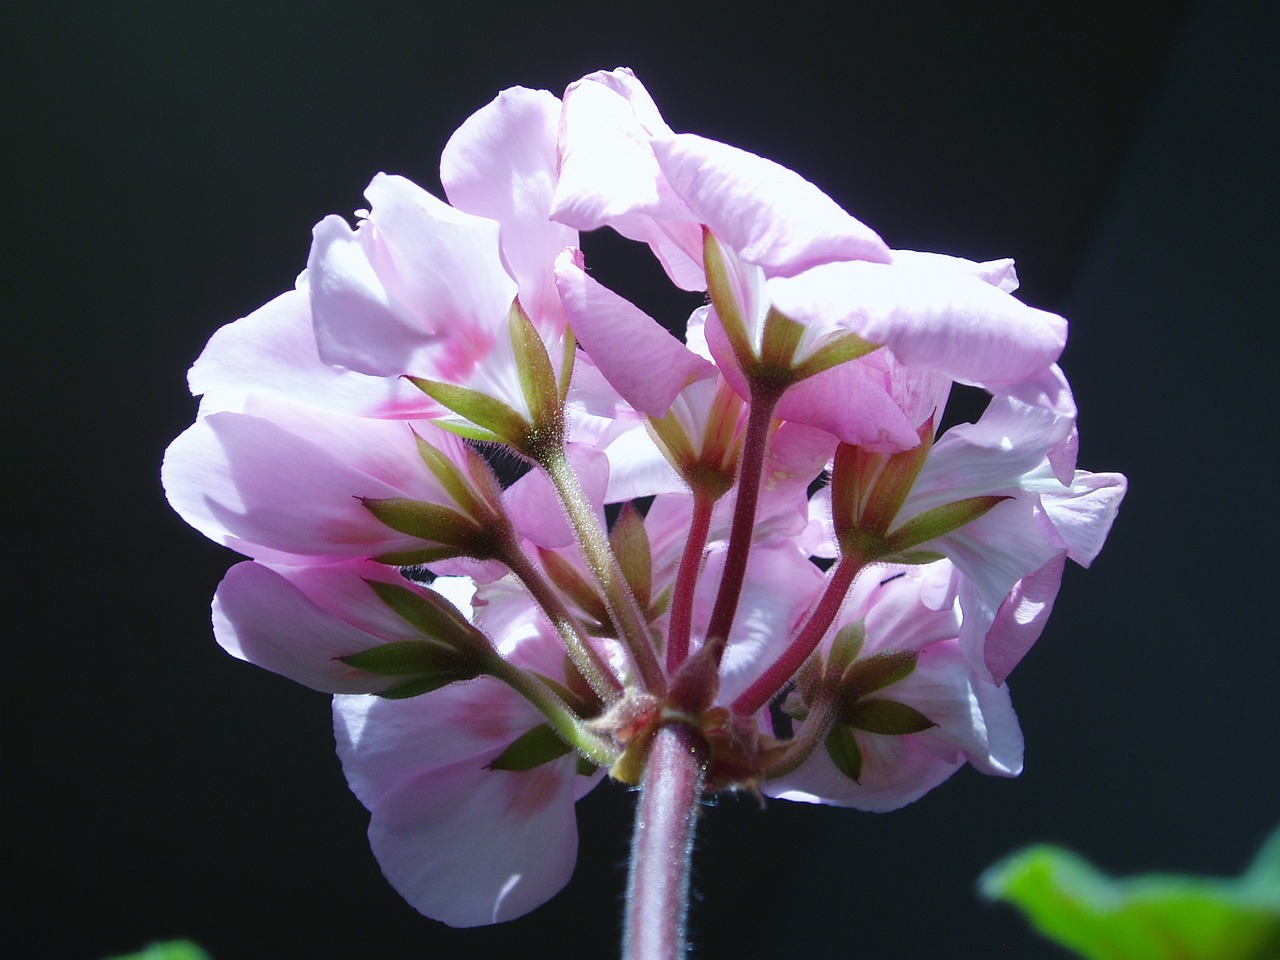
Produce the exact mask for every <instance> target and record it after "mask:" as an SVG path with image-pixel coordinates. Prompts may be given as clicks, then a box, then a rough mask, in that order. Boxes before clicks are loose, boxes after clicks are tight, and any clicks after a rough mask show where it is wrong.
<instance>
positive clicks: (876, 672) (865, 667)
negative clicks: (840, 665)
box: [840, 650, 919, 698]
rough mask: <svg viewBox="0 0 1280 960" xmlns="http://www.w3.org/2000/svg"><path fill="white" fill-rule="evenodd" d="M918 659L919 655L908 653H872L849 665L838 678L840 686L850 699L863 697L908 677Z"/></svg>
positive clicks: (895, 651) (896, 651) (897, 651)
mask: <svg viewBox="0 0 1280 960" xmlns="http://www.w3.org/2000/svg"><path fill="white" fill-rule="evenodd" d="M918 658H919V654H916V653H914V652H909V651H899V650H894V651H886V652H884V653H873V654H872V655H871V656H869V657H863V658H862V659H861V660H857V661H855V662H853V663H852V664H850V665H849V667H848V668H847V669H846V670H845V671H844V675H843V676H842V677H841V678H840V686H841V687H842V688H843V690H844V691H846V693H847V694H848V695H849V697H850V698H856V697H864V696H866V695H867V694H868V693H875V692H876V691H877V690H883V689H884V688H885V687H887V686H889V685H890V684H894V683H897V682H898V681H899V680H901V679H903V678H904V677H909V676H910V675H911V673H912V671H913V670H915V668H916V660H917V659H918Z"/></svg>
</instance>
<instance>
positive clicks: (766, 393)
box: [707, 385, 782, 646]
mask: <svg viewBox="0 0 1280 960" xmlns="http://www.w3.org/2000/svg"><path fill="white" fill-rule="evenodd" d="M781 398H782V390H781V389H778V388H777V387H773V386H770V385H766V386H759V385H752V387H751V412H750V413H749V414H748V416H747V433H746V437H745V438H744V439H743V443H742V464H741V467H740V468H739V476H738V500H737V503H735V504H734V508H733V525H732V526H731V527H730V528H729V549H728V552H727V553H726V554H725V559H724V575H723V576H721V578H720V591H719V592H718V593H717V594H716V603H715V606H714V607H712V609H711V621H710V623H708V625H707V642H708V643H713V642H716V641H719V642H720V644H721V645H722V646H723V644H724V642H725V641H727V640H728V639H729V628H730V627H732V626H733V617H734V614H736V613H737V611H738V600H739V599H740V598H741V596H742V582H743V579H744V578H745V577H746V573H747V557H748V556H749V555H750V553H751V537H752V534H753V532H754V529H755V523H756V506H757V505H758V504H759V502H760V475H761V474H762V473H763V472H764V452H765V448H766V447H767V446H768V445H769V431H770V428H771V427H772V426H773V411H774V408H775V407H777V405H778V401H779V400H780V399H781Z"/></svg>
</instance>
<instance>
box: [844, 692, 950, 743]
mask: <svg viewBox="0 0 1280 960" xmlns="http://www.w3.org/2000/svg"><path fill="white" fill-rule="evenodd" d="M840 721H841V722H842V723H847V724H848V725H849V726H851V727H853V728H855V729H857V730H865V731H867V733H879V734H883V735H885V736H890V737H900V736H904V735H905V734H908V733H920V732H921V731H922V730H928V729H929V728H930V727H936V726H937V724H936V723H934V722H933V721H932V720H930V719H929V718H928V717H926V716H925V715H924V714H923V713H921V712H920V711H919V710H917V709H916V708H915V707H909V706H907V705H906V704H905V703H900V702H899V701H897V700H889V699H888V698H886V697H866V698H864V699H862V700H859V701H857V702H856V703H854V704H852V705H851V706H850V707H849V708H848V709H842V710H841V711H840Z"/></svg>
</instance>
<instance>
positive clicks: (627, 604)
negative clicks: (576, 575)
mask: <svg viewBox="0 0 1280 960" xmlns="http://www.w3.org/2000/svg"><path fill="white" fill-rule="evenodd" d="M539 463H540V464H541V466H542V468H543V469H544V470H546V472H547V476H549V477H550V478H551V482H552V484H553V485H554V486H555V489H556V493H558V494H559V496H560V502H561V503H563V504H564V507H565V510H566V512H567V513H568V514H569V523H570V525H571V526H572V527H573V532H574V534H575V536H576V537H577V540H578V546H579V547H580V548H581V549H582V557H583V559H584V560H586V562H587V567H588V568H589V569H590V570H591V574H592V576H593V577H595V580H596V583H597V584H599V585H600V589H601V591H602V592H603V593H604V602H605V606H606V607H607V608H608V610H609V616H610V618H611V619H612V620H613V624H614V626H615V627H617V629H618V632H619V633H620V634H621V637H620V639H621V640H622V642H623V643H624V644H625V645H626V647H627V650H628V651H629V652H630V653H631V657H632V659H633V660H634V661H635V665H636V670H637V671H638V672H639V674H640V680H641V683H642V684H643V685H644V688H645V690H647V691H648V692H650V693H653V694H657V695H661V694H663V693H665V692H666V689H667V678H666V675H665V674H664V673H663V672H662V664H661V663H659V661H658V655H657V653H656V652H655V651H654V649H653V644H652V643H651V642H650V640H649V631H648V628H647V627H646V625H645V622H644V618H643V617H641V616H640V610H639V608H638V607H637V606H636V601H635V598H634V597H633V596H632V595H631V589H630V588H629V587H628V586H627V578H626V577H625V576H624V575H623V573H622V567H621V566H620V565H619V564H618V558H617V557H615V556H614V555H613V550H612V549H611V548H610V546H609V538H608V536H607V535H606V533H605V531H604V529H603V527H601V525H600V522H599V520H597V519H596V514H595V510H594V509H593V508H592V506H591V503H590V501H588V500H587V496H586V494H585V493H584V492H583V490H582V485H581V484H580V483H579V482H578V475H577V474H576V473H574V471H573V467H572V466H570V464H569V458H568V457H567V456H565V452H564V448H563V447H560V448H558V449H556V450H553V451H551V452H550V453H548V454H547V455H546V456H544V457H542V458H541V459H540V461H539Z"/></svg>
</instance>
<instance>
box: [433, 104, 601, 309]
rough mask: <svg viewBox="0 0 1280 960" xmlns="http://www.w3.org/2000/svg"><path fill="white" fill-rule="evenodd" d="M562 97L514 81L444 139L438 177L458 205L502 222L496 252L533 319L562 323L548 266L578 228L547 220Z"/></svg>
mask: <svg viewBox="0 0 1280 960" xmlns="http://www.w3.org/2000/svg"><path fill="white" fill-rule="evenodd" d="M559 127H560V101H559V100H558V99H557V98H556V97H554V96H553V95H552V94H550V93H549V92H547V91H546V90H527V89H525V88H524V87H512V88H511V89H509V90H504V91H503V92H502V93H500V94H498V96H497V97H496V98H495V99H494V100H493V101H492V102H490V103H489V104H488V105H486V106H484V107H482V108H481V109H480V110H478V111H477V112H476V113H474V114H472V115H471V117H469V118H468V119H467V121H466V122H465V123H463V124H462V126H461V127H459V128H458V130H457V132H456V133H454V135H453V136H452V137H450V138H449V142H448V143H447V144H446V145H445V148H444V153H443V155H442V156H441V158H440V180H441V182H442V183H443V184H444V189H445V193H446V194H447V196H448V197H449V202H450V203H452V204H453V205H454V206H455V207H456V208H457V209H459V210H463V211H466V212H467V213H473V214H476V215H478V216H482V217H488V218H489V219H491V220H496V221H498V223H499V225H500V226H501V241H502V253H503V256H504V257H505V258H506V262H507V265H508V267H510V269H511V273H512V275H513V276H514V277H515V278H516V282H517V284H518V285H519V289H520V302H521V304H522V305H523V306H524V309H525V311H526V312H527V313H528V314H529V316H530V317H532V318H533V320H534V322H535V323H536V324H539V325H541V324H543V323H549V324H551V325H552V326H553V327H558V328H559V329H563V327H564V315H563V312H562V310H561V309H560V298H559V296H558V295H557V294H556V289H555V283H554V279H553V276H552V266H553V264H554V263H555V259H556V255H557V254H559V253H560V251H561V250H563V249H564V248H565V247H571V246H576V245H577V242H578V232H577V231H576V230H574V229H572V228H571V227H566V226H563V225H562V224H559V223H554V222H552V221H551V220H550V219H549V215H550V212H551V200H552V195H553V194H554V192H555V186H556V163H557V158H556V137H557V135H558V132H559Z"/></svg>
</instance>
